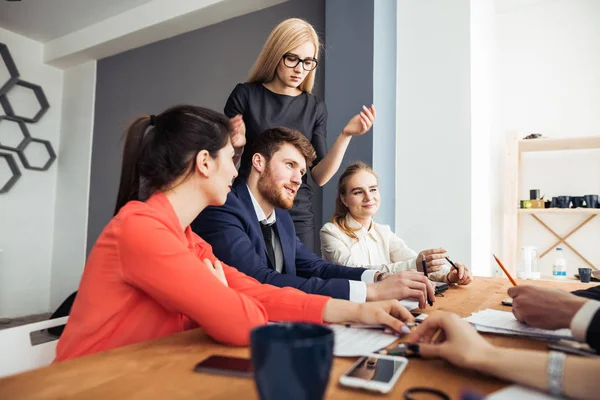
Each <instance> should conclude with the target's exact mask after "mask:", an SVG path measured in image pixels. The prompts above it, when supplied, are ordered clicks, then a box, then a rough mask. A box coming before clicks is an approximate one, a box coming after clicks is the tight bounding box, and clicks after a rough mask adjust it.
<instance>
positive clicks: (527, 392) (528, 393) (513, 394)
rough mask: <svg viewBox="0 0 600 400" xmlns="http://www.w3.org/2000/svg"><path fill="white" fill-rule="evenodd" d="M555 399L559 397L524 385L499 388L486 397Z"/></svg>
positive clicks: (510, 399) (499, 399)
mask: <svg viewBox="0 0 600 400" xmlns="http://www.w3.org/2000/svg"><path fill="white" fill-rule="evenodd" d="M515 399H518V400H553V399H559V397H552V396H550V395H549V394H546V393H542V392H538V391H537V390H534V389H530V388H527V387H524V386H519V385H512V386H508V387H506V388H504V389H501V390H498V391H496V392H494V393H492V394H490V395H489V396H487V397H486V398H485V400H515Z"/></svg>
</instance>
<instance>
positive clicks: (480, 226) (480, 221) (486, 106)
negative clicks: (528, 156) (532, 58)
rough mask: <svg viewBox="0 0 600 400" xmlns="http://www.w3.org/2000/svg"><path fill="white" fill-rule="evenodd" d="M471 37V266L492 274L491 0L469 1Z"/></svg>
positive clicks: (494, 181)
mask: <svg viewBox="0 0 600 400" xmlns="http://www.w3.org/2000/svg"><path fill="white" fill-rule="evenodd" d="M470 3H471V4H470V7H471V12H470V30H471V31H470V37H471V47H470V52H471V88H470V89H471V265H470V267H471V268H472V270H473V273H474V274H475V275H478V276H490V275H491V274H492V270H493V269H492V253H498V252H499V251H500V249H501V248H495V247H493V246H492V241H491V237H492V231H493V230H495V229H498V227H497V226H492V218H491V217H492V207H491V205H492V204H493V202H494V198H493V197H492V193H493V189H494V188H495V187H496V186H497V185H498V180H497V179H496V178H495V177H493V176H492V173H491V171H492V168H491V167H492V164H491V157H490V151H491V149H492V147H491V143H492V139H491V137H492V120H493V115H494V111H495V104H494V99H495V90H496V87H495V81H494V74H495V67H496V66H495V63H494V56H495V53H494V50H495V43H496V42H495V9H494V0H471V1H470Z"/></svg>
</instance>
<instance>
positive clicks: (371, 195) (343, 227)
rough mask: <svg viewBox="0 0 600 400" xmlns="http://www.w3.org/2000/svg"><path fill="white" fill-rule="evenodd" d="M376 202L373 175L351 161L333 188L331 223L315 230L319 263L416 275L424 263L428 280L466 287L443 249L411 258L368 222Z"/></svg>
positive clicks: (464, 273) (387, 232) (465, 274)
mask: <svg viewBox="0 0 600 400" xmlns="http://www.w3.org/2000/svg"><path fill="white" fill-rule="evenodd" d="M380 201H381V199H380V195H379V187H378V180H377V176H376V175H375V172H373V170H372V169H371V168H370V167H369V166H367V165H366V164H364V163H362V162H357V163H354V164H352V165H350V166H349V167H348V168H346V170H345V171H344V173H343V174H342V175H341V176H340V180H339V183H338V196H337V198H336V209H335V214H334V216H333V218H332V222H328V223H326V224H325V225H324V226H323V228H321V254H322V256H323V258H324V259H325V260H327V261H330V262H335V263H338V264H342V265H346V266H350V267H362V268H373V269H378V270H380V271H382V272H385V273H396V272H400V271H406V270H418V271H421V272H422V262H423V259H425V262H426V265H427V271H428V272H429V278H430V279H431V280H434V281H439V282H448V283H456V284H459V285H468V284H469V283H470V282H471V280H472V274H471V271H470V270H469V269H468V268H467V267H466V266H464V265H463V264H461V263H458V262H455V264H456V266H457V267H458V270H456V269H455V268H451V266H450V264H448V263H447V262H446V259H445V257H446V250H444V249H428V250H423V251H421V252H420V253H417V252H415V251H414V250H412V249H410V248H409V247H407V246H406V244H405V243H404V241H403V240H402V239H400V238H399V237H398V236H396V235H395V234H394V232H392V230H391V229H390V227H389V226H388V225H381V224H378V223H376V222H375V221H373V216H374V215H375V214H376V213H377V211H378V210H379V205H380Z"/></svg>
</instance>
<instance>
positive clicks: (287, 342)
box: [250, 323, 333, 400]
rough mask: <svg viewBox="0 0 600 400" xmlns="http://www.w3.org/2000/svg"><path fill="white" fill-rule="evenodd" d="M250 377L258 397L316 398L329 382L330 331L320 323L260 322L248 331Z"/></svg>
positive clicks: (331, 351)
mask: <svg viewBox="0 0 600 400" xmlns="http://www.w3.org/2000/svg"><path fill="white" fill-rule="evenodd" d="M250 346H251V349H252V367H253V369H254V381H255V383H256V388H257V389H258V394H259V396H260V398H261V399H262V400H281V399H283V400H319V399H322V398H323V396H324V394H325V389H326V388H327V383H328V382H329V372H330V371H331V364H332V362H333V331H332V330H331V329H329V328H327V327H325V326H322V325H315V324H307V323H286V324H273V325H264V326H260V327H258V328H255V329H254V330H252V332H251V334H250Z"/></svg>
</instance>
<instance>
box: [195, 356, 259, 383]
mask: <svg viewBox="0 0 600 400" xmlns="http://www.w3.org/2000/svg"><path fill="white" fill-rule="evenodd" d="M194 372H205V373H208V374H217V375H228V376H239V377H245V378H249V377H252V362H251V361H250V359H248V358H239V357H229V356H210V357H208V358H207V359H205V360H202V361H200V362H199V363H198V364H196V366H195V367H194Z"/></svg>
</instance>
